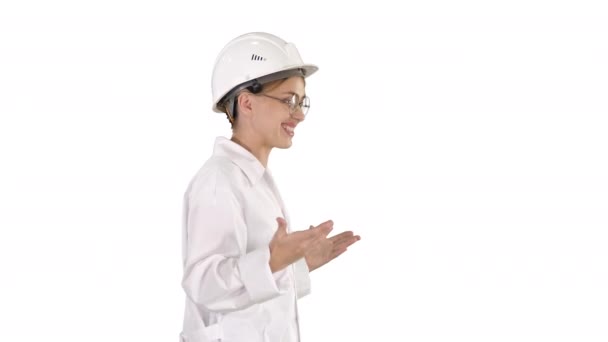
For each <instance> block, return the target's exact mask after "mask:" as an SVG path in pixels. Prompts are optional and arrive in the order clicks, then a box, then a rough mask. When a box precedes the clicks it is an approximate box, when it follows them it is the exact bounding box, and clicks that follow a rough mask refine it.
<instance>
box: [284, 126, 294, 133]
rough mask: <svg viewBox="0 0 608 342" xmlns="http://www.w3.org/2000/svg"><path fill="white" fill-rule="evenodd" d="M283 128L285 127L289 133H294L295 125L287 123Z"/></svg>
mask: <svg viewBox="0 0 608 342" xmlns="http://www.w3.org/2000/svg"><path fill="white" fill-rule="evenodd" d="M283 128H285V130H286V131H287V132H289V133H293V127H291V126H287V125H283Z"/></svg>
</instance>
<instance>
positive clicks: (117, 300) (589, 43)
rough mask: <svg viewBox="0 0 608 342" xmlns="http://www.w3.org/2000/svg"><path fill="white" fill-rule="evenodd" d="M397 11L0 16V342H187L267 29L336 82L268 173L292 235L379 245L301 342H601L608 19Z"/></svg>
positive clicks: (82, 9) (203, 9) (311, 83)
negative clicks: (221, 110)
mask: <svg viewBox="0 0 608 342" xmlns="http://www.w3.org/2000/svg"><path fill="white" fill-rule="evenodd" d="M398 3H399V2H397V1H395V2H392V1H366V2H363V3H360V4H357V3H354V2H351V3H346V2H345V3H343V4H342V5H337V4H334V2H331V1H315V2H312V1H297V2H295V1H272V2H264V1H242V2H229V1H211V2H209V1H206V2H205V1H135V0H121V1H98V2H92V1H87V2H84V1H8V2H7V1H3V2H2V3H1V4H0V152H1V153H0V158H1V166H0V173H1V177H0V229H1V231H0V277H1V278H0V341H7V342H8V341H104V342H105V341H177V338H178V333H179V331H180V329H181V322H182V314H183V301H184V294H183V292H182V289H181V287H180V281H181V272H182V270H181V260H180V258H181V235H180V234H181V204H182V202H181V201H182V194H183V192H184V191H185V188H186V186H187V183H188V182H189V180H190V178H191V177H192V176H193V175H194V173H195V172H196V171H197V170H198V168H199V167H200V166H201V165H202V163H203V162H204V161H205V160H206V159H207V158H208V156H209V154H210V152H211V148H212V144H213V141H214V139H215V137H216V136H219V135H223V136H229V134H230V131H229V126H228V122H227V121H226V119H225V117H223V116H221V115H219V114H214V113H212V112H211V110H210V107H211V91H210V78H211V70H212V66H213V62H214V60H215V57H216V55H217V53H218V52H219V50H220V49H221V48H222V47H223V45H224V44H225V43H226V42H228V41H229V40H230V39H232V38H234V37H235V36H237V35H240V34H242V33H245V32H249V31H268V32H271V33H274V34H277V35H279V36H281V37H283V38H284V39H286V40H288V41H291V42H294V43H295V44H296V46H297V47H298V49H299V50H300V53H301V55H302V57H303V58H304V60H305V61H307V62H310V63H315V64H317V65H318V66H319V67H320V71H319V72H318V73H317V74H315V75H314V76H313V77H311V78H310V79H309V80H308V84H307V85H308V87H307V92H308V94H309V95H310V97H311V99H312V109H311V111H310V113H309V116H308V118H307V119H306V122H305V123H304V124H303V125H301V126H300V127H299V128H298V130H297V132H296V137H295V139H294V146H293V148H291V149H289V150H280V151H275V152H273V154H272V155H271V161H270V167H271V168H272V170H273V174H274V175H275V177H276V179H277V181H278V183H279V186H280V187H281V191H282V193H283V197H284V199H285V200H286V203H287V205H288V207H289V210H290V212H291V214H292V219H293V225H294V226H295V227H301V228H302V229H304V228H306V227H308V225H309V224H318V223H320V222H322V221H324V220H326V219H333V220H334V222H335V223H336V230H338V231H341V230H347V229H352V230H354V231H355V232H356V233H358V234H360V235H361V236H362V240H361V241H360V242H359V243H358V244H357V245H355V246H353V248H352V249H351V250H349V252H347V253H346V254H344V255H343V256H342V257H340V258H339V259H337V260H336V261H334V262H333V263H331V264H328V265H327V266H325V267H324V268H322V269H319V270H318V271H315V272H313V274H312V278H313V294H311V295H310V296H309V297H306V298H305V299H303V300H302V301H301V302H300V311H301V317H302V323H301V324H302V335H303V337H304V341H420V342H422V341H467V342H472V341H484V342H485V341H492V342H494V341H518V342H521V341H535V342H536V341H577V342H578V341H607V340H608V291H607V290H606V289H608V248H607V245H608V234H606V230H607V229H608V176H607V175H608V148H607V147H608V133H607V132H608V119H607V118H606V116H607V115H608V104H607V103H608V101H607V98H608V97H607V91H608V62H607V61H608V15H607V12H606V10H605V9H604V8H602V7H601V6H600V4H601V1H596V2H585V1H544V2H540V1H504V2H502V3H499V2H497V1H445V2H439V1H419V2H417V3H413V2H407V3H399V5H397V4H398ZM398 6H400V7H398Z"/></svg>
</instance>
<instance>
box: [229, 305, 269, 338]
mask: <svg viewBox="0 0 608 342" xmlns="http://www.w3.org/2000/svg"><path fill="white" fill-rule="evenodd" d="M269 318H270V317H269V316H268V313H267V312H266V311H265V310H263V308H262V306H261V305H254V306H252V307H250V308H248V309H246V310H243V311H241V312H239V313H236V314H231V315H229V316H225V317H224V319H223V320H222V330H223V331H224V335H223V336H224V339H223V340H222V342H268V341H269V340H268V337H267V333H266V328H267V326H268V322H269V320H270V319H269Z"/></svg>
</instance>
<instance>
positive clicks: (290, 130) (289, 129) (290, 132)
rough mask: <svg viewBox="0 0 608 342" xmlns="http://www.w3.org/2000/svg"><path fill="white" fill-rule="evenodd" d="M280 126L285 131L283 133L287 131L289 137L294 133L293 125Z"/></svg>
mask: <svg viewBox="0 0 608 342" xmlns="http://www.w3.org/2000/svg"><path fill="white" fill-rule="evenodd" d="M281 127H283V131H285V133H287V135H289V136H290V137H293V135H294V133H293V129H294V128H293V127H292V126H289V125H285V124H283V125H281Z"/></svg>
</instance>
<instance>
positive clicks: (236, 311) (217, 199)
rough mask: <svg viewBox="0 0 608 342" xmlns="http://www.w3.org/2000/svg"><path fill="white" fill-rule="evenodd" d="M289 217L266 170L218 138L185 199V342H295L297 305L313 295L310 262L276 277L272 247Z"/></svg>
mask: <svg viewBox="0 0 608 342" xmlns="http://www.w3.org/2000/svg"><path fill="white" fill-rule="evenodd" d="M277 217H283V218H285V220H286V221H287V229H288V232H289V231H290V229H289V228H290V225H289V217H288V216H287V212H286V210H285V208H284V205H283V201H282V199H281V196H280V194H279V192H278V190H277V187H276V185H275V183H274V181H273V178H272V175H271V174H270V172H269V170H268V169H265V168H264V166H263V165H262V164H261V163H260V162H259V161H258V160H257V158H255V156H253V155H252V154H251V153H250V152H249V151H247V150H246V149H244V148H243V147H242V146H240V145H238V144H236V143H234V142H233V141H231V140H229V139H227V138H224V137H218V138H217V139H216V141H215V146H214V150H213V155H212V156H211V158H209V160H208V161H207V162H206V163H205V164H204V165H203V167H202V168H201V169H200V170H199V172H198V173H197V174H196V175H195V176H194V178H193V179H192V181H191V182H190V184H189V186H188V189H187V191H186V193H185V195H184V212H183V240H182V241H183V246H182V248H183V265H184V276H183V280H182V287H183V289H184V291H185V293H186V307H185V313H184V326H183V330H182V333H181V334H180V338H181V341H183V342H208V341H225V342H244V341H247V342H258V341H259V342H279V341H281V342H297V341H299V327H298V316H297V303H296V300H297V298H301V297H303V296H305V295H307V294H308V293H310V277H309V270H308V267H307V265H306V261H305V259H304V258H302V259H300V260H299V261H297V262H295V263H294V264H292V265H291V266H289V267H287V268H285V269H283V270H281V271H278V272H275V273H274V274H273V273H272V272H271V271H270V266H269V265H268V262H269V259H270V250H269V247H268V245H269V243H270V240H271V239H272V237H273V235H274V233H275V231H276V229H277V227H278V223H277V221H276V218H277Z"/></svg>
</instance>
